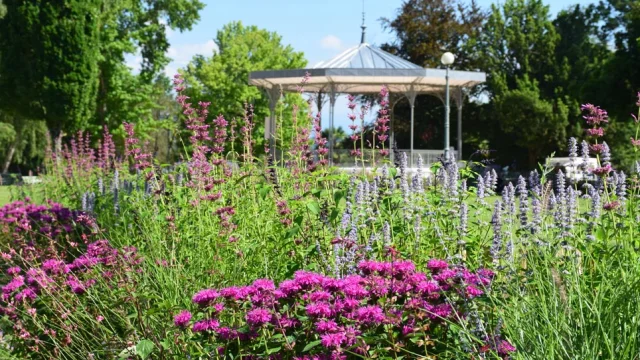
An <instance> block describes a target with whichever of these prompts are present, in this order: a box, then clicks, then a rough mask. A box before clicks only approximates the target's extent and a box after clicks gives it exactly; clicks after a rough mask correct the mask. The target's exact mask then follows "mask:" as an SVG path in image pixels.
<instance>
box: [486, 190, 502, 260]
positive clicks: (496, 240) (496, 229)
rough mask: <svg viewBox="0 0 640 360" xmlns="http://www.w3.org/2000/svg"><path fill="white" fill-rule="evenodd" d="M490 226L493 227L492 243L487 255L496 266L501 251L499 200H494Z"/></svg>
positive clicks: (500, 205) (500, 211)
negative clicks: (489, 255)
mask: <svg viewBox="0 0 640 360" xmlns="http://www.w3.org/2000/svg"><path fill="white" fill-rule="evenodd" d="M491 225H492V226H493V242H492V243H491V248H490V249H489V253H490V254H491V258H492V259H493V263H494V264H495V265H497V264H498V262H499V260H500V258H499V256H500V251H501V250H502V204H501V203H500V200H496V202H495V205H494V207H493V217H492V218H491Z"/></svg>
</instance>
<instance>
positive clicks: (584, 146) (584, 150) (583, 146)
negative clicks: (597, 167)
mask: <svg viewBox="0 0 640 360" xmlns="http://www.w3.org/2000/svg"><path fill="white" fill-rule="evenodd" d="M580 152H581V154H582V164H580V168H581V169H582V171H587V169H588V167H589V143H588V142H586V141H585V140H582V143H580Z"/></svg>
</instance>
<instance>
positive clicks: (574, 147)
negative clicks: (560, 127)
mask: <svg viewBox="0 0 640 360" xmlns="http://www.w3.org/2000/svg"><path fill="white" fill-rule="evenodd" d="M568 147H569V161H570V162H571V165H574V164H575V161H576V158H577V157H578V141H577V140H576V138H574V137H571V138H569V146H568Z"/></svg>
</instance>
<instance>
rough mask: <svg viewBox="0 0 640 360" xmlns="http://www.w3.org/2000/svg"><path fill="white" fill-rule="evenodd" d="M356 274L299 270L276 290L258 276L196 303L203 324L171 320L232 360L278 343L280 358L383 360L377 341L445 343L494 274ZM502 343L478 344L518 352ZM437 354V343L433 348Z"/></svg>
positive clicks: (396, 265) (403, 266) (187, 317)
mask: <svg viewBox="0 0 640 360" xmlns="http://www.w3.org/2000/svg"><path fill="white" fill-rule="evenodd" d="M358 270H359V274H358V275H350V276H347V277H345V278H339V279H336V278H332V277H328V276H325V275H321V274H318V273H313V272H308V271H298V272H296V273H295V275H294V277H293V279H290V280H285V281H283V282H282V283H280V285H279V286H277V287H276V286H275V284H274V282H273V281H271V280H269V279H259V280H256V281H255V282H254V283H253V284H252V285H249V286H243V287H235V286H234V287H227V288H222V289H205V290H202V291H200V292H198V293H196V294H195V295H194V296H193V298H192V301H193V302H194V303H195V304H197V305H198V307H199V311H198V317H199V319H195V321H192V320H194V319H192V314H191V313H190V312H188V311H182V312H180V313H179V314H177V315H176V316H175V318H174V322H175V325H176V326H178V327H180V328H182V329H190V331H191V333H192V334H194V336H196V339H197V341H203V342H205V343H209V344H210V345H213V346H216V347H217V346H220V347H221V349H222V350H223V351H224V352H226V353H228V354H233V355H234V356H237V355H239V354H241V355H242V356H264V355H265V354H263V353H261V351H264V344H265V342H268V343H269V347H270V348H271V347H275V346H278V347H279V348H280V349H281V350H280V351H279V352H278V354H277V355H278V356H284V357H287V358H288V357H294V358H297V359H316V358H318V359H323V358H327V359H328V358H331V359H345V358H346V354H347V353H356V354H360V355H362V356H364V357H367V356H373V355H375V354H377V355H382V354H383V353H384V352H385V351H388V348H386V347H384V348H383V347H377V346H375V344H376V342H375V339H376V338H378V337H380V336H385V337H386V343H396V344H398V345H400V344H402V347H404V348H405V349H406V350H407V351H410V352H408V353H407V354H411V353H413V354H416V353H418V354H420V353H421V352H422V353H424V347H415V348H414V347H413V346H412V344H413V343H412V342H411V341H410V339H412V338H420V337H422V338H424V337H425V336H429V337H432V338H439V337H442V339H444V336H445V334H446V333H447V329H448V327H449V325H450V324H451V323H459V322H460V321H465V320H464V319H465V317H466V315H465V310H464V309H465V308H466V307H468V306H469V304H471V303H473V302H474V301H475V299H476V298H477V297H480V296H482V295H483V294H484V292H485V291H486V289H488V287H489V286H490V285H491V281H492V279H493V277H494V274H493V272H491V271H490V270H486V269H481V270H478V271H477V272H471V271H469V270H467V269H466V268H464V267H461V266H451V265H449V264H448V263H447V262H446V261H443V260H431V261H429V262H428V265H427V271H426V272H419V271H417V270H416V268H415V265H414V264H413V263H412V262H411V261H394V262H376V261H363V262H360V263H359V264H358ZM193 317H195V316H193ZM389 334H392V337H393V339H389V336H390V335H389ZM503 341H504V343H503ZM272 343H276V344H272ZM492 344H501V347H500V348H497V347H496V346H493V345H492ZM505 344H509V343H508V342H506V341H505V340H503V339H499V341H495V339H493V341H491V342H490V343H481V344H478V346H477V350H478V352H481V351H493V352H494V353H496V354H498V355H499V356H502V357H507V356H508V355H509V353H511V352H513V351H515V349H513V350H508V351H507V350H505V349H511V348H512V347H511V348H509V347H507V346H506V345H505ZM509 346H511V345H510V344H509ZM437 350H438V349H437V346H435V345H434V348H433V349H429V351H430V352H431V351H434V352H435V351H437ZM423 355H426V354H423ZM267 358H268V357H267Z"/></svg>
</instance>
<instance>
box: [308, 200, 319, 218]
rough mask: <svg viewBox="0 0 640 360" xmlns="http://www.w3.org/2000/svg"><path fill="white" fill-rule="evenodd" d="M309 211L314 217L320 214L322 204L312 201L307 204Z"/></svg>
mask: <svg viewBox="0 0 640 360" xmlns="http://www.w3.org/2000/svg"><path fill="white" fill-rule="evenodd" d="M307 209H309V211H311V213H313V214H314V215H318V214H320V204H318V202H317V201H311V202H308V203H307Z"/></svg>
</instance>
